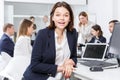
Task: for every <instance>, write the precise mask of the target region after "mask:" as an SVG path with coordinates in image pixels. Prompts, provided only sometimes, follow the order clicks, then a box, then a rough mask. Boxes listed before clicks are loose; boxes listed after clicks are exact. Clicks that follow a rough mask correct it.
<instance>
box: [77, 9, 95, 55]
mask: <svg viewBox="0 0 120 80" xmlns="http://www.w3.org/2000/svg"><path fill="white" fill-rule="evenodd" d="M78 18H79V26H78V27H77V32H78V40H77V44H78V45H77V47H78V51H77V52H78V55H81V54H82V47H84V44H85V43H86V42H89V41H90V40H91V38H92V35H91V27H92V26H93V25H94V23H93V22H91V21H89V19H88V14H87V13H86V12H85V11H82V12H80V14H79V16H78Z"/></svg>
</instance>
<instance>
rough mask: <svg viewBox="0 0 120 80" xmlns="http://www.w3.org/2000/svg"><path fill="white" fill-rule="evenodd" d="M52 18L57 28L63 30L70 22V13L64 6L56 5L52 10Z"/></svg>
mask: <svg viewBox="0 0 120 80" xmlns="http://www.w3.org/2000/svg"><path fill="white" fill-rule="evenodd" d="M52 20H53V21H54V23H55V26H56V28H57V29H61V30H63V29H65V27H66V26H67V25H68V23H69V22H70V13H69V11H68V10H67V9H66V8H64V7H58V8H56V10H55V12H54V15H53V17H52Z"/></svg>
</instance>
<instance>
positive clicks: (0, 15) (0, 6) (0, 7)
mask: <svg viewBox="0 0 120 80" xmlns="http://www.w3.org/2000/svg"><path fill="white" fill-rule="evenodd" d="M3 24H4V0H0V37H1V35H2V33H3V31H2V27H3Z"/></svg>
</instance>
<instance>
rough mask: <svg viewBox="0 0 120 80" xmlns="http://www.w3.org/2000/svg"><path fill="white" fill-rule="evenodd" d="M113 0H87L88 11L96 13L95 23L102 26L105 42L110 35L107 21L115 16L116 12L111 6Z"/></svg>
mask: <svg viewBox="0 0 120 80" xmlns="http://www.w3.org/2000/svg"><path fill="white" fill-rule="evenodd" d="M114 1H115V0H88V12H91V13H96V16H97V18H96V19H97V24H99V25H100V26H101V27H102V30H103V33H104V36H105V37H106V38H107V42H108V41H109V37H110V33H109V30H108V22H109V21H110V20H111V19H114V17H116V15H115V16H114V13H116V10H114V6H113V2H114ZM114 11H115V12H114Z"/></svg>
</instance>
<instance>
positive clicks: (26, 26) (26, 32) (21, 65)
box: [1, 19, 33, 80]
mask: <svg viewBox="0 0 120 80" xmlns="http://www.w3.org/2000/svg"><path fill="white" fill-rule="evenodd" d="M32 32H33V22H32V21H30V20H27V19H23V20H22V22H21V23H20V27H19V31H18V36H17V41H16V44H15V49H14V57H13V58H12V59H11V60H10V62H9V63H8V65H7V66H6V67H5V69H4V70H3V71H2V72H1V73H2V74H3V75H2V76H3V77H7V78H9V80H21V79H22V77H23V73H24V71H25V70H26V68H27V66H28V65H29V64H30V60H31V52H32V46H31V43H30V41H31V39H30V37H31V35H32ZM6 75H8V76H6ZM9 76H10V77H9ZM11 78H12V79H11Z"/></svg>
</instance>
